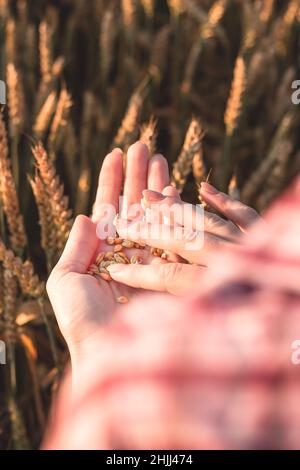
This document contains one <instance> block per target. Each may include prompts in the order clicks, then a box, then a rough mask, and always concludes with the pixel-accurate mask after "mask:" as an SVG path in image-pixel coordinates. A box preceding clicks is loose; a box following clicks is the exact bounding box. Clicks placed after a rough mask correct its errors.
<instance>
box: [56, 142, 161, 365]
mask: <svg viewBox="0 0 300 470" xmlns="http://www.w3.org/2000/svg"><path fill="white" fill-rule="evenodd" d="M123 173H124V171H123V155H122V152H121V151H120V150H119V149H115V150H113V151H112V152H111V153H110V154H109V155H107V157H106V158H105V160H104V163H103V165H102V169H101V172H100V177H99V186H98V191H97V195H96V201H95V204H94V208H93V214H92V217H91V218H88V217H85V216H79V217H77V219H76V221H75V223H74V226H73V228H72V231H71V234H70V237H69V240H68V242H67V245H66V247H65V250H64V252H63V254H62V256H61V258H60V260H59V262H58V264H57V265H56V267H55V268H54V270H53V271H52V273H51V276H50V278H49V280H48V283H47V290H48V293H49V297H50V300H51V303H52V305H53V308H54V311H55V314H56V317H57V320H58V323H59V326H60V329H61V331H62V333H63V335H64V337H65V339H66V342H67V344H68V346H69V349H70V352H71V356H75V357H76V356H77V355H78V354H82V353H83V351H84V353H85V352H86V353H87V354H88V353H89V350H90V349H91V348H92V345H93V338H94V337H95V336H96V335H95V333H96V332H97V330H98V329H99V327H101V325H104V324H105V323H106V322H107V321H109V319H110V318H111V315H112V312H113V311H114V309H115V306H116V298H118V297H120V296H125V297H131V296H132V295H133V294H134V293H136V292H137V290H136V289H134V288H131V287H127V286H125V285H122V284H119V283H116V282H110V283H107V282H105V281H100V282H99V280H98V279H96V278H94V277H92V276H89V275H87V274H86V271H87V268H88V267H89V266H90V264H91V263H92V262H93V261H94V260H95V258H96V256H97V254H98V253H99V252H103V251H110V250H111V247H109V246H108V245H107V244H106V243H105V242H104V241H102V240H99V238H98V237H97V234H96V225H97V223H99V222H100V221H101V217H103V210H104V209H103V208H105V207H106V205H107V204H109V205H112V206H113V207H114V210H115V212H116V213H118V212H119V197H120V194H121V192H122V188H123V185H124V191H123V195H124V196H125V198H126V200H127V205H128V207H131V206H133V205H136V204H140V201H141V198H142V192H143V190H145V189H151V190H154V191H162V190H163V188H164V187H165V186H166V185H167V184H168V182H169V173H168V165H167V161H166V160H165V158H164V157H163V156H161V155H155V156H154V157H152V158H151V159H149V153H148V149H147V147H146V146H145V145H144V144H142V143H140V142H137V143H136V144H134V145H133V146H132V147H131V148H130V149H129V151H128V154H127V165H126V172H125V177H124V176H123ZM136 251H137V250H135V252H136ZM135 252H132V250H130V253H129V254H130V256H131V255H132V254H133V253H135ZM140 254H141V256H143V262H144V263H146V264H149V263H157V262H161V260H159V259H157V258H153V257H152V256H151V254H150V252H149V251H147V250H142V251H141V253H140Z"/></svg>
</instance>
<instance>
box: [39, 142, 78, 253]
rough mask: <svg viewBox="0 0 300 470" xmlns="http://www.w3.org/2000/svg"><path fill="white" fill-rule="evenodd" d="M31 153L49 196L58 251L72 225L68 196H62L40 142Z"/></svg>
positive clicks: (58, 183)
mask: <svg viewBox="0 0 300 470" xmlns="http://www.w3.org/2000/svg"><path fill="white" fill-rule="evenodd" d="M32 153H33V155H34V158H35V161H36V164H37V169H38V172H39V175H40V177H41V180H42V181H43V184H44V186H45V190H46V192H47V196H48V198H49V205H50V207H51V212H52V220H53V224H54V226H55V228H56V231H57V236H56V241H57V251H59V250H61V249H63V248H64V246H65V243H66V241H67V238H68V235H69V232H70V229H71V225H72V220H71V212H70V210H69V208H68V198H67V197H66V196H64V188H63V185H62V184H61V183H60V179H59V177H58V175H57V174H56V170H55V167H54V165H53V163H52V161H51V160H50V159H49V157H48V155H47V152H46V150H45V149H44V147H43V145H42V144H41V143H39V144H37V145H36V146H35V147H33V149H32Z"/></svg>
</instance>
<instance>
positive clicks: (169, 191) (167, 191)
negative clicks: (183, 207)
mask: <svg viewBox="0 0 300 470" xmlns="http://www.w3.org/2000/svg"><path fill="white" fill-rule="evenodd" d="M162 194H163V195H164V196H170V197H174V198H177V199H181V198H180V194H179V192H178V191H177V189H176V188H175V187H174V186H166V187H165V188H164V189H163V191H162Z"/></svg>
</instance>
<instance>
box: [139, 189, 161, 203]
mask: <svg viewBox="0 0 300 470" xmlns="http://www.w3.org/2000/svg"><path fill="white" fill-rule="evenodd" d="M143 196H144V198H145V199H146V200H147V201H149V202H160V201H162V200H163V199H165V196H163V195H162V194H161V193H158V192H157V191H151V190H150V189H145V190H144V191H143Z"/></svg>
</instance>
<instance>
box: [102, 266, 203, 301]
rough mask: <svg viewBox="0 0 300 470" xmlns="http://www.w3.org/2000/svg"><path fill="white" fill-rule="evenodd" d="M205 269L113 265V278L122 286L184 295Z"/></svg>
mask: <svg viewBox="0 0 300 470" xmlns="http://www.w3.org/2000/svg"><path fill="white" fill-rule="evenodd" d="M203 269H205V268H203V267H199V266H191V265H188V264H180V263H167V264H160V265H136V264H130V265H111V266H109V267H108V270H109V272H110V275H111V277H112V278H113V279H114V280H115V281H117V282H120V283H122V284H126V285H127V286H131V287H135V288H137V289H146V290H152V291H158V292H169V293H170V294H175V295H183V294H185V293H186V292H187V291H188V290H190V289H191V286H192V285H194V284H195V279H196V278H197V277H198V276H200V275H201V274H202V272H203Z"/></svg>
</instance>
